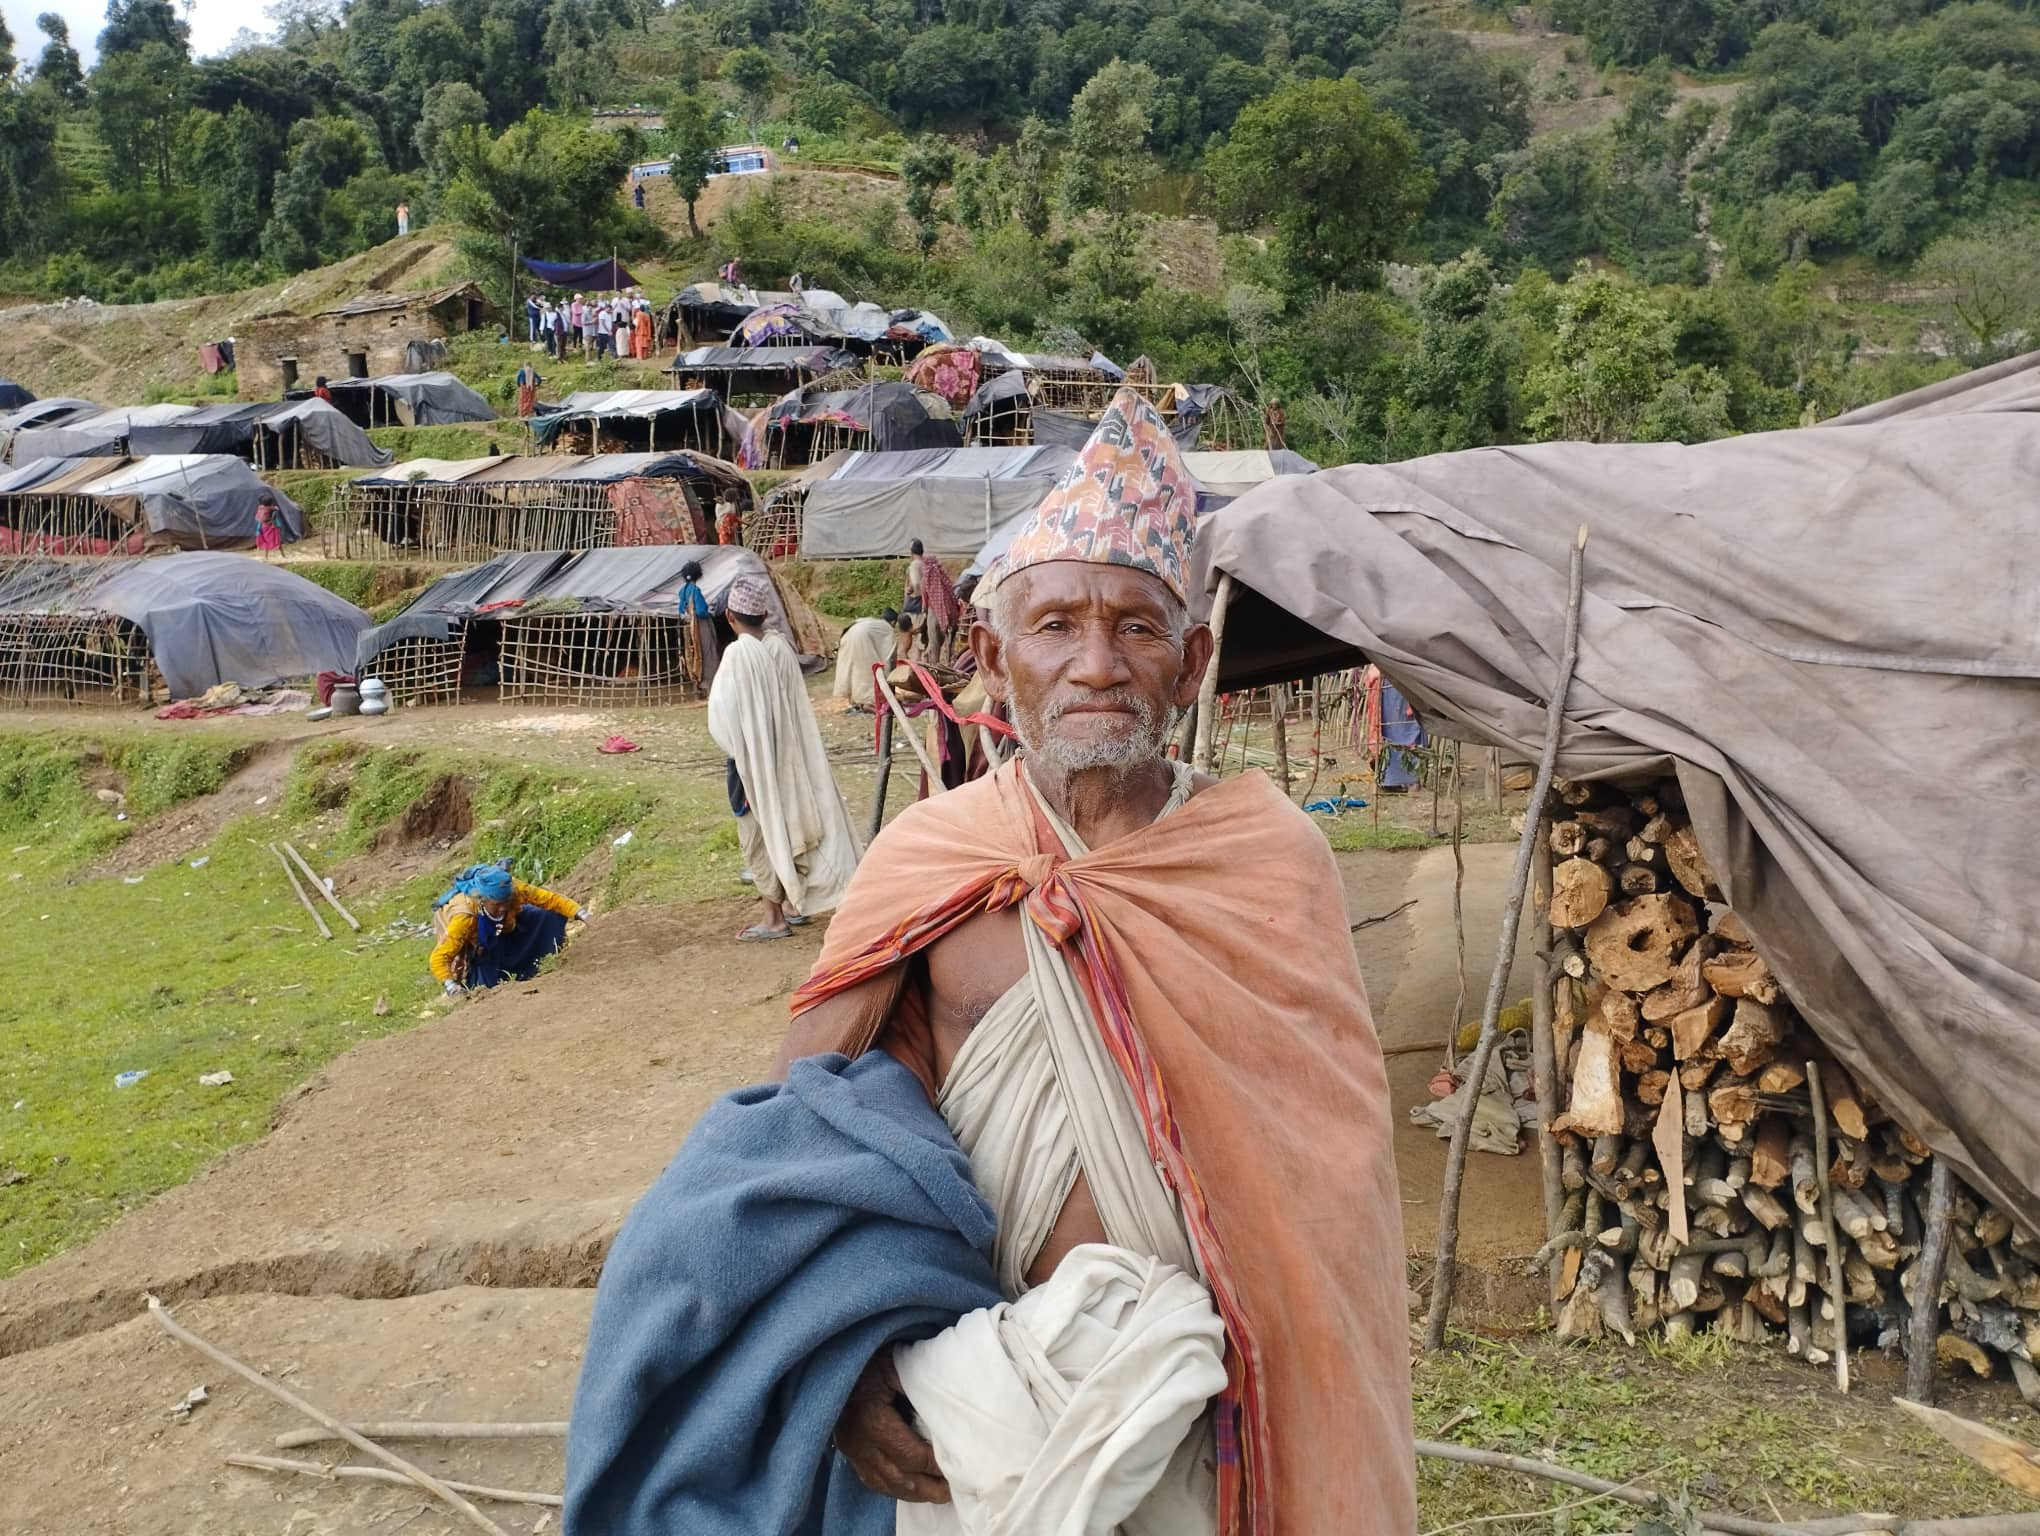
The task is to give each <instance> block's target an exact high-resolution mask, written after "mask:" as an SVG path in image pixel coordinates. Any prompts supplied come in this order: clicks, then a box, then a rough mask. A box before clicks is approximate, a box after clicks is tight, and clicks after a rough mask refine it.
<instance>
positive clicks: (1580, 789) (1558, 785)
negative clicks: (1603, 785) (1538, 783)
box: [1551, 779, 1598, 806]
mask: <svg viewBox="0 0 2040 1536" xmlns="http://www.w3.org/2000/svg"><path fill="white" fill-rule="evenodd" d="M1551 792H1552V793H1553V794H1554V795H1556V796H1558V798H1559V800H1560V801H1561V802H1562V803H1564V804H1566V805H1572V806H1586V805H1592V804H1593V803H1594V801H1595V800H1596V799H1597V798H1598V795H1597V793H1596V791H1595V789H1594V786H1593V785H1592V784H1583V783H1581V782H1579V781H1578V780H1577V779H1554V780H1552V783H1551Z"/></svg>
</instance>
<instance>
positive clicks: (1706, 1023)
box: [1669, 997, 1729, 1086]
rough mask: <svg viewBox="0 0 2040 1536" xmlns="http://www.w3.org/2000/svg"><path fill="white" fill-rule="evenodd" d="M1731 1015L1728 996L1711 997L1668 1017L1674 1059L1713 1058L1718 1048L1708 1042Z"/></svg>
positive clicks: (1697, 1059)
mask: <svg viewBox="0 0 2040 1536" xmlns="http://www.w3.org/2000/svg"><path fill="white" fill-rule="evenodd" d="M1728 1016H1729V1001H1728V999H1727V998H1725V997H1709V998H1708V999H1707V1001H1706V1002H1704V1003H1702V1004H1701V1005H1700V1006H1699V1007H1697V1008H1688V1009H1687V1010H1686V1011H1685V1012H1684V1013H1675V1014H1673V1015H1672V1017H1671V1019H1670V1020H1669V1027H1670V1029H1671V1031H1672V1057H1673V1059H1674V1060H1676V1061H1711V1060H1713V1059H1714V1058H1715V1057H1716V1056H1717V1055H1719V1052H1715V1051H1709V1050H1707V1044H1708V1042H1709V1041H1710V1040H1712V1039H1713V1038H1714V1035H1715V1032H1716V1031H1717V1030H1719V1029H1720V1028H1721V1026H1722V1024H1723V1022H1724V1021H1725V1020H1726V1019H1727V1018H1728ZM1688 1086H1692V1085H1691V1084H1689V1085H1688Z"/></svg>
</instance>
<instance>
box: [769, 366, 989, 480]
mask: <svg viewBox="0 0 2040 1536" xmlns="http://www.w3.org/2000/svg"><path fill="white" fill-rule="evenodd" d="M962 446H963V437H962V434H961V433H959V432H958V431H957V427H956V420H955V417H954V415H953V414H952V413H951V411H950V409H949V403H948V402H947V401H946V400H944V399H943V398H942V397H941V396H940V395H935V394H930V393H929V392H928V391H926V390H922V389H916V388H914V386H913V385H911V384H905V383H902V382H900V381H899V380H897V379H887V380H882V381H878V382H874V383H870V384H861V385H859V386H857V387H856V388H854V389H813V388H809V389H803V390H796V391H795V392H794V393H792V394H790V395H788V396H786V397H785V398H784V399H782V400H779V401H777V402H775V403H774V404H773V405H772V406H771V407H770V408H768V409H767V410H765V411H763V412H761V413H760V414H759V415H758V416H757V417H755V418H754V419H753V420H752V422H751V427H750V430H749V431H748V432H747V433H746V434H745V436H744V446H743V450H742V451H741V453H739V455H738V457H737V462H738V463H739V464H741V465H743V466H744V467H745V468H747V469H798V468H800V467H801V466H802V465H806V464H812V463H814V462H816V461H817V460H819V459H824V458H827V457H828V456H829V455H830V454H832V453H836V452H839V451H840V450H843V449H846V448H863V449H869V450H873V451H876V452H880V453H890V452H898V451H902V450H905V449H909V448H960V447H962Z"/></svg>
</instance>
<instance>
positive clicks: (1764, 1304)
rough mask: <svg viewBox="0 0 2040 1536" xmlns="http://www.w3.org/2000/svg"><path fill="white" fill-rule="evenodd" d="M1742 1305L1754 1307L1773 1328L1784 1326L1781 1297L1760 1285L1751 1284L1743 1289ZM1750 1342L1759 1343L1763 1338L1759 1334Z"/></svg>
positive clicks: (1784, 1315) (1784, 1314) (1784, 1312)
mask: <svg viewBox="0 0 2040 1536" xmlns="http://www.w3.org/2000/svg"><path fill="white" fill-rule="evenodd" d="M1743 1305H1744V1306H1747V1307H1751V1308H1754V1309H1755V1310H1756V1312H1757V1313H1758V1314H1759V1315H1760V1316H1761V1317H1762V1318H1763V1319H1764V1321H1765V1322H1767V1323H1769V1324H1770V1325H1771V1326H1772V1327H1773V1328H1783V1327H1784V1326H1785V1322H1786V1317H1787V1311H1786V1307H1785V1302H1784V1300H1783V1298H1781V1297H1779V1296H1776V1295H1774V1294H1772V1293H1771V1292H1770V1291H1768V1290H1765V1289H1764V1288H1763V1287H1762V1286H1756V1285H1753V1286H1751V1287H1750V1288H1749V1289H1748V1290H1746V1291H1744V1292H1743ZM1750 1342H1751V1343H1761V1342H1763V1340H1762V1337H1761V1336H1759V1337H1758V1338H1756V1339H1753V1340H1751V1341H1750Z"/></svg>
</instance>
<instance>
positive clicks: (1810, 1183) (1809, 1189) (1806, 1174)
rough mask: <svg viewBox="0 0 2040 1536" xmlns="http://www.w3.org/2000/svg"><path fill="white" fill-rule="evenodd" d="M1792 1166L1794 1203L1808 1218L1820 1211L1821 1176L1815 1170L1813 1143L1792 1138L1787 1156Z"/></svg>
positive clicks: (1803, 1138) (1804, 1137)
mask: <svg viewBox="0 0 2040 1536" xmlns="http://www.w3.org/2000/svg"><path fill="white" fill-rule="evenodd" d="M1786 1155H1787V1158H1788V1159H1789V1161H1790V1163H1791V1166H1792V1201H1793V1203H1794V1204H1795V1205H1797V1206H1798V1207H1799V1209H1800V1211H1801V1212H1802V1213H1803V1214H1805V1215H1808V1216H1811V1215H1814V1214H1815V1213H1816V1212H1818V1211H1819V1210H1820V1176H1819V1175H1818V1174H1817V1173H1815V1172H1814V1168H1813V1141H1812V1139H1811V1138H1809V1137H1807V1136H1804V1135H1800V1136H1794V1137H1793V1138H1792V1145H1791V1150H1790V1151H1789V1152H1788V1153H1787V1154H1786Z"/></svg>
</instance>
